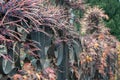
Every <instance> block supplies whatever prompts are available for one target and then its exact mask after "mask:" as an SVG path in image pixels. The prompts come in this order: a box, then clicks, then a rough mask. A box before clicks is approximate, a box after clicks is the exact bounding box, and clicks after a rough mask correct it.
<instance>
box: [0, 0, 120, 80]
mask: <svg viewBox="0 0 120 80" xmlns="http://www.w3.org/2000/svg"><path fill="white" fill-rule="evenodd" d="M0 12H1V14H0V61H1V62H0V73H1V79H13V80H18V79H22V80H27V79H37V80H56V79H57V80H62V79H63V80H66V79H68V80H86V79H112V78H113V76H114V75H113V74H114V73H115V72H116V71H115V67H116V65H115V63H116V59H117V58H116V57H117V49H116V48H117V43H118V41H117V40H116V39H115V38H114V37H113V36H111V35H110V33H109V29H108V28H105V27H104V24H103V18H104V19H106V18H108V16H107V15H105V14H104V11H103V10H102V9H99V7H97V6H95V7H89V6H88V5H85V2H84V1H82V0H76V1H74V0H52V1H51V0H8V1H3V2H2V3H1V4H0ZM83 13H84V14H83ZM82 15H84V16H82ZM81 17H82V19H80V18H81ZM74 25H77V28H78V27H79V26H80V25H81V30H80V32H79V33H77V30H76V26H74ZM78 29H80V28H78ZM81 34H82V35H81ZM83 34H84V35H83ZM110 61H111V63H110ZM4 63H5V64H4ZM106 71H107V72H106ZM98 76H99V77H98Z"/></svg>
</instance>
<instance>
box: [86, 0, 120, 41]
mask: <svg viewBox="0 0 120 80" xmlns="http://www.w3.org/2000/svg"><path fill="white" fill-rule="evenodd" d="M86 2H87V3H89V4H90V5H91V6H94V5H99V6H100V7H101V8H103V9H104V10H105V13H106V14H107V15H108V16H109V20H105V23H106V26H107V27H109V28H110V29H111V31H110V32H111V34H112V35H115V36H116V37H117V38H118V39H119V40H120V36H119V34H120V28H119V26H120V24H119V23H120V22H119V19H120V10H119V8H120V2H119V0H104V1H103V0H86Z"/></svg>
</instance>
